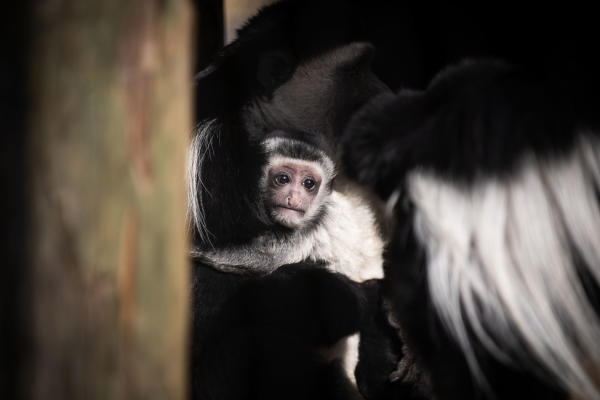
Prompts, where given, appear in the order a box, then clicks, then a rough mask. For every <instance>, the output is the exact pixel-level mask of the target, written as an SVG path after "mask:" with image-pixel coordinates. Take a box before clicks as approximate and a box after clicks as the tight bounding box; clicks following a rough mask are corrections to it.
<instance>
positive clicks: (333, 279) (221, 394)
mask: <svg viewBox="0 0 600 400" xmlns="http://www.w3.org/2000/svg"><path fill="white" fill-rule="evenodd" d="M273 10H275V11H276V9H271V11H267V12H265V13H263V14H261V15H259V16H258V17H257V18H255V19H254V20H253V21H252V22H251V23H250V25H249V26H248V27H247V28H246V30H245V31H242V32H241V33H240V38H239V39H238V40H237V41H236V42H234V43H232V44H231V45H229V46H228V47H227V48H225V49H224V50H223V52H222V53H221V54H220V55H219V56H218V57H217V59H216V60H215V62H214V63H213V64H212V65H211V66H209V67H208V68H207V69H206V70H204V71H203V72H202V73H201V74H200V75H199V76H198V96H199V110H198V117H199V119H200V123H199V125H198V129H197V132H196V136H195V138H194V140H193V143H192V149H191V151H190V160H191V162H190V180H189V181H190V184H191V186H190V197H189V204H190V214H189V215H190V222H191V223H192V233H193V252H192V259H193V262H194V266H193V301H194V307H193V309H194V310H193V313H194V314H193V323H192V360H191V363H192V372H191V374H192V397H194V398H219V399H222V398H232V399H243V398H261V399H269V398H288V399H293V398H298V399H305V398H314V399H318V398H324V399H325V398H339V399H347V398H350V399H351V398H354V397H356V396H358V393H357V391H356V388H355V387H352V385H350V382H349V380H348V377H347V376H345V375H344V373H343V370H342V369H341V366H340V365H339V364H340V360H336V359H335V357H334V359H333V360H332V358H331V352H328V351H325V349H328V348H330V347H332V346H333V345H335V344H336V343H337V342H338V341H339V340H340V339H342V338H343V337H345V336H347V335H349V334H353V333H355V332H357V331H358V330H359V328H360V326H361V324H362V320H363V319H369V320H371V319H372V318H371V317H370V316H368V317H365V313H364V312H363V311H364V309H365V307H366V304H367V303H369V302H370V300H369V299H368V297H369V296H371V295H368V294H367V293H366V292H364V291H363V290H362V288H361V287H360V285H359V284H358V283H356V282H353V281H352V280H350V279H348V278H347V277H346V276H344V275H341V274H337V273H333V272H330V271H328V270H327V268H328V267H332V266H333V268H332V269H333V270H336V271H341V272H344V273H346V274H348V275H350V276H351V277H353V278H356V279H365V278H368V277H375V276H377V275H372V274H371V275H363V272H364V271H365V270H364V269H362V265H363V263H362V261H364V260H366V261H367V262H366V265H369V264H370V263H371V264H378V263H379V262H380V260H381V254H380V251H381V248H382V244H381V240H380V239H379V238H377V237H376V236H378V232H377V230H376V227H375V226H374V222H375V221H374V219H373V214H372V213H371V212H370V211H369V210H368V209H367V208H366V206H365V205H364V204H363V203H361V200H360V197H359V196H357V195H355V194H351V193H352V192H346V191H343V190H342V191H338V190H336V189H335V188H333V189H332V188H331V182H332V180H333V178H334V176H335V163H336V162H337V159H336V155H335V152H334V151H331V150H330V149H333V148H334V146H333V143H334V140H335V138H336V136H339V134H340V132H341V128H342V127H343V126H344V124H345V123H346V121H347V119H348V118H349V116H350V115H351V113H352V112H353V111H354V110H355V109H356V108H358V107H359V106H360V105H362V104H363V103H364V102H366V101H367V100H368V99H369V98H371V97H372V96H373V95H375V94H377V93H379V92H381V91H382V90H383V89H384V87H383V85H382V84H381V82H380V81H379V80H378V79H377V78H375V76H374V75H373V74H372V73H371V72H370V70H369V61H370V58H371V54H372V48H371V46H369V45H366V44H363V43H353V44H349V45H345V46H341V47H335V48H330V49H329V50H327V49H323V48H319V49H312V50H310V49H301V48H298V47H297V46H294V45H292V44H291V43H290V42H289V41H291V40H292V39H291V38H289V37H287V36H286V35H285V32H282V31H281V29H282V28H281V26H278V27H277V28H276V29H275V28H272V25H273V24H274V23H275V22H276V21H277V18H276V15H275V16H274V15H273V14H272V12H274V11H273ZM269 13H271V14H269ZM267 17H269V18H267ZM287 17H290V16H289V15H287ZM271 18H275V19H271ZM274 21H275V22H274ZM280 22H281V21H280ZM259 27H260V28H259ZM283 172H286V173H287V175H286V174H284V173H283ZM284 175H286V176H285V177H284ZM317 175H318V176H317ZM288 180H289V181H288ZM292 182H293V184H294V188H295V189H294V190H304V189H306V190H305V192H304V193H303V194H302V195H301V197H300V198H298V199H296V200H299V202H300V203H303V204H296V200H292V199H291V198H290V199H288V198H287V197H288V195H289V191H288V188H290V186H289V185H288V184H289V183H292ZM284 194H285V196H284ZM313 195H314V196H313ZM309 203H310V204H309ZM281 205H286V206H287V207H288V208H286V209H281V208H277V206H281ZM274 206H275V207H274ZM346 213H349V214H348V215H345V214H346ZM302 214H304V215H302ZM336 217H337V219H338V220H336V219H332V218H336ZM343 218H346V219H348V218H349V219H348V220H347V221H346V222H344V220H343ZM357 223H358V224H365V226H361V227H360V230H359V231H357V230H356V229H355V228H356V227H354V228H353V230H352V231H353V232H358V233H359V235H357V236H356V237H353V236H352V232H341V231H340V228H344V227H347V226H349V224H350V225H352V224H357ZM338 224H339V225H338ZM365 234H367V236H368V237H369V238H370V239H369V240H362V241H361V242H360V243H358V241H357V240H361V238H365V237H367V236H365ZM345 235H348V236H349V237H348V238H346V236H345ZM346 239H348V240H346ZM358 244H360V245H361V246H358ZM364 245H366V246H367V247H364ZM342 260H348V263H345V262H341V261H342ZM287 263H297V264H295V265H291V266H290V265H284V264H287ZM349 265H354V266H356V268H354V269H352V270H348V269H344V268H348V266H349ZM231 272H234V273H231ZM239 272H243V273H241V274H240V273H239ZM253 272H254V273H253ZM367 272H368V271H367ZM370 292H371V291H370ZM376 296H377V293H375V294H374V297H376ZM371 297H373V296H371Z"/></svg>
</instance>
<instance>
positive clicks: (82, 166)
mask: <svg viewBox="0 0 600 400" xmlns="http://www.w3.org/2000/svg"><path fill="white" fill-rule="evenodd" d="M33 3H35V5H33V8H32V13H33V14H32V24H31V25H30V26H31V29H32V30H33V31H32V51H31V53H30V54H31V56H30V58H29V60H28V61H29V64H30V66H31V68H30V71H29V72H30V77H31V79H30V80H31V86H30V94H31V98H32V100H33V103H32V105H31V106H32V108H31V120H30V122H31V123H30V133H29V135H28V141H27V146H26V148H27V160H26V161H27V165H28V175H29V179H30V184H31V190H30V193H29V195H30V196H29V198H30V200H31V204H30V210H31V212H30V215H29V224H30V236H29V238H30V240H29V248H30V254H29V260H28V264H29V265H30V269H31V292H30V295H31V312H32V325H33V326H32V332H33V334H32V342H33V343H32V348H31V357H30V359H29V360H28V362H27V365H26V366H25V374H26V382H27V383H26V386H27V387H28V388H29V390H28V391H29V393H27V397H31V398H36V399H38V398H39V399H113V398H127V399H181V398H184V397H185V396H186V387H187V384H186V371H187V359H186V353H187V320H188V318H187V303H188V298H189V293H188V290H189V289H188V287H189V285H188V265H187V257H186V251H187V243H186V234H185V189H184V176H185V173H184V168H185V148H186V144H187V141H188V138H189V133H190V131H191V126H192V124H191V90H192V86H191V76H192V73H191V70H190V67H191V58H190V54H191V44H190V36H191V35H190V24H191V21H192V18H191V15H190V13H191V8H190V7H189V4H188V2H187V1H184V0H143V1H142V0H133V1H120V0H103V1H94V0H40V1H37V2H33Z"/></svg>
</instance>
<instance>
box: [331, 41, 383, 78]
mask: <svg viewBox="0 0 600 400" xmlns="http://www.w3.org/2000/svg"><path fill="white" fill-rule="evenodd" d="M374 53H375V48H374V47H373V45H372V44H370V43H367V42H354V43H350V44H348V45H346V46H342V47H339V48H338V49H336V50H335V52H334V53H333V57H334V60H335V66H336V68H335V71H336V73H338V74H352V73H357V72H361V71H368V70H369V68H370V66H371V61H372V60H373V55H374Z"/></svg>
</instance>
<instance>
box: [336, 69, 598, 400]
mask: <svg viewBox="0 0 600 400" xmlns="http://www.w3.org/2000/svg"><path fill="white" fill-rule="evenodd" d="M588 67H589V66H587V65H582V66H581V71H580V75H578V76H572V75H570V73H571V71H562V72H560V73H558V72H557V71H556V70H555V69H552V70H553V73H547V70H544V69H539V70H537V72H536V73H534V71H533V70H532V68H531V66H517V65H514V64H510V63H507V62H503V61H493V60H479V61H468V62H463V63H461V64H459V65H458V66H454V67H452V68H449V69H447V70H445V71H444V72H443V73H441V74H439V76H438V77H436V78H435V79H434V80H433V82H432V83H431V85H430V86H429V88H428V89H427V90H425V91H400V92H399V93H398V94H397V95H393V94H384V95H381V96H379V97H378V98H376V99H374V100H373V101H372V102H371V103H370V104H368V105H366V106H365V107H364V108H363V109H362V110H361V111H360V112H359V113H357V115H356V116H355V118H354V119H353V120H352V122H351V123H350V124H349V128H348V130H347V132H346V136H345V137H344V144H343V147H344V150H345V153H344V161H345V163H344V165H345V166H346V171H347V172H349V173H350V175H352V176H354V177H356V178H357V179H358V180H359V181H361V182H362V183H365V184H370V185H372V186H373V187H375V188H376V189H377V191H378V193H379V194H380V195H381V196H382V197H384V198H387V197H388V196H389V195H390V194H391V193H392V192H393V191H394V190H399V191H400V200H399V201H398V203H397V205H396V207H395V210H394V221H395V224H396V226H395V232H394V233H393V234H392V238H391V240H390V245H389V249H388V252H387V254H386V266H385V273H386V277H385V280H384V285H383V291H384V296H385V298H386V299H387V300H389V301H390V303H391V304H392V309H393V312H394V315H395V316H396V317H397V318H398V320H399V322H400V325H401V326H402V329H403V334H404V335H403V337H404V338H405V339H406V342H407V344H408V346H409V347H410V348H411V349H412V350H413V351H414V352H415V354H416V359H417V361H418V363H419V365H420V366H421V367H422V368H423V370H424V373H425V375H426V376H427V377H428V380H429V382H430V384H431V390H432V391H433V393H434V397H435V398H439V399H467V398H498V399H503V398H506V399H517V398H523V399H527V398H545V399H549V398H566V394H565V393H564V389H559V388H558V387H557V386H556V382H555V381H554V380H553V379H552V378H551V377H550V376H549V375H548V374H547V373H546V372H545V371H543V370H541V369H540V368H539V365H537V364H536V363H535V361H533V362H531V363H530V362H528V361H527V359H528V355H526V354H523V355H521V358H520V359H521V363H520V364H517V365H512V366H508V365H504V364H503V363H501V362H499V361H497V360H496V359H495V358H494V357H492V356H491V355H490V354H489V353H487V351H486V350H485V349H484V347H483V346H482V345H480V346H478V347H477V348H476V349H475V351H476V353H477V355H478V357H479V359H480V360H481V367H482V369H483V370H484V373H485V376H486V378H487V384H488V386H487V387H483V386H481V385H480V383H478V382H476V381H475V379H474V378H472V375H471V373H470V371H469V368H468V366H467V362H466V359H465V357H464V355H463V353H462V352H461V350H460V348H459V346H458V344H457V343H456V342H455V340H454V339H453V338H452V337H451V336H450V334H449V333H448V331H447V329H446V327H445V325H444V324H442V322H441V320H440V318H439V316H438V314H437V310H436V309H435V307H434V306H433V304H432V302H431V294H430V293H429V287H428V285H427V273H428V271H427V267H426V261H427V259H426V255H425V254H424V252H423V249H422V248H421V245H420V244H419V242H418V241H417V239H416V237H415V231H414V229H415V227H414V226H413V222H414V208H413V205H412V204H411V202H410V201H409V200H408V198H407V197H406V193H407V188H406V187H405V183H406V181H405V179H406V176H407V174H408V173H409V172H412V171H415V170H424V171H431V172H433V173H434V174H435V175H436V176H438V177H440V178H441V179H444V180H446V181H448V182H462V183H463V184H466V185H468V184H471V183H473V182H474V181H475V180H476V179H477V178H481V177H490V176H494V177H497V178H499V179H500V180H502V179H504V178H505V177H507V176H508V175H510V172H511V171H512V170H513V169H514V168H516V167H517V166H518V163H519V162H521V161H522V158H523V156H524V155H525V154H536V156H538V157H550V156H552V157H555V158H556V157H558V158H560V157H561V155H563V154H566V153H567V152H568V151H569V150H570V149H571V148H572V147H573V144H574V141H575V138H576V137H577V135H578V134H580V133H581V132H587V133H588V134H591V135H596V136H597V135H598V132H600V130H599V128H600V127H599V125H598V123H599V122H600V119H599V118H598V116H597V115H596V116H594V115H593V114H592V113H590V112H589V110H590V109H591V108H592V105H593V106H594V107H596V109H600V108H598V107H599V106H600V101H599V100H600V96H599V95H598V92H595V93H594V92H592V91H590V90H588V89H585V90H582V87H583V86H582V85H581V84H580V79H582V77H586V79H589V87H598V86H597V85H598V79H597V78H595V77H593V74H592V73H590V71H589V70H588V69H587V68H588ZM597 290H598V288H597V287H595V289H589V290H588V294H590V293H591V294H592V295H593V294H594V293H593V292H595V291H597ZM595 296H597V292H596V295H595ZM592 299H593V297H592Z"/></svg>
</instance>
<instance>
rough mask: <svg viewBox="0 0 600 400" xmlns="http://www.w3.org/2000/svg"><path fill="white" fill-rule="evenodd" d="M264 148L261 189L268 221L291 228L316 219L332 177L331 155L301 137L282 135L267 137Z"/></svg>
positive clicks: (333, 172) (333, 169) (326, 196)
mask: <svg viewBox="0 0 600 400" xmlns="http://www.w3.org/2000/svg"><path fill="white" fill-rule="evenodd" d="M263 148H264V150H265V152H266V157H267V163H266V165H265V167H264V169H263V176H262V180H261V189H262V192H263V196H262V197H263V200H264V203H265V204H264V207H265V209H266V212H267V214H268V215H269V218H270V219H271V221H272V222H273V223H276V224H279V225H281V226H284V227H287V228H291V229H298V228H303V227H306V226H307V225H309V224H311V223H314V222H317V221H318V220H319V218H320V216H321V214H322V212H323V210H324V205H325V203H326V201H327V198H328V197H329V194H330V193H331V185H332V183H333V178H334V177H335V168H334V164H333V162H332V161H331V159H330V157H328V156H327V154H326V153H325V151H323V150H321V149H319V148H317V147H314V146H312V145H310V144H308V143H306V142H304V141H300V140H297V139H290V138H288V137H281V136H276V137H271V138H268V139H266V140H265V141H264V142H263Z"/></svg>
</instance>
